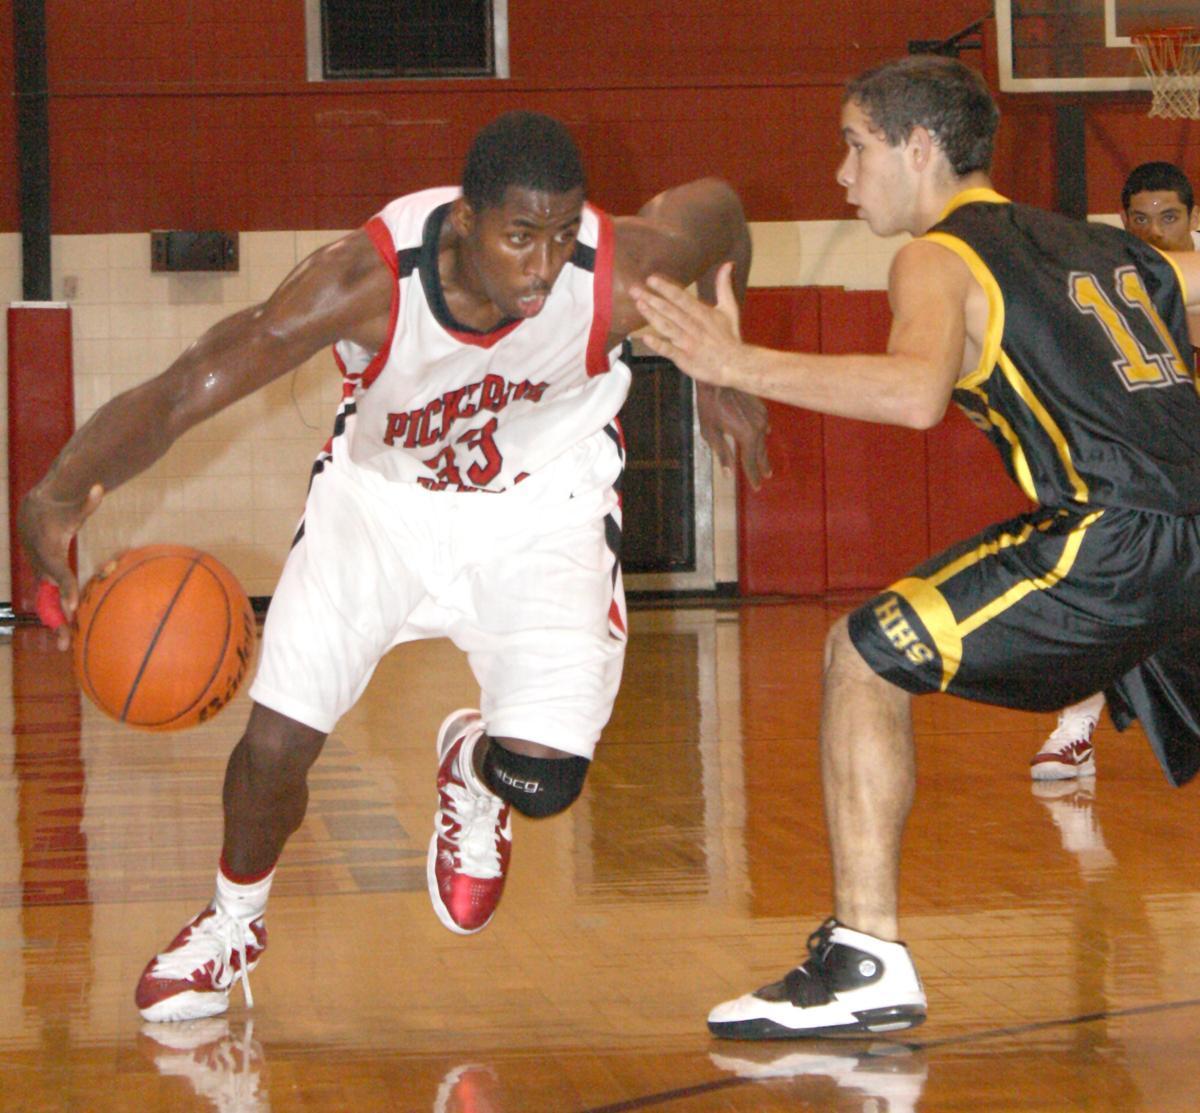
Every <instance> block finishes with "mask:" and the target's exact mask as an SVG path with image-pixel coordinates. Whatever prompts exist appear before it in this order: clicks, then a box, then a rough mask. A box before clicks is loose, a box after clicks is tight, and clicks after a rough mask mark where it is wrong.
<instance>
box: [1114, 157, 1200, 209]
mask: <svg viewBox="0 0 1200 1113" xmlns="http://www.w3.org/2000/svg"><path fill="white" fill-rule="evenodd" d="M1147 190H1153V191H1155V192H1157V191H1158V190H1164V191H1169V192H1172V193H1178V194H1179V200H1180V201H1182V202H1183V205H1184V208H1186V209H1187V211H1188V212H1189V213H1190V212H1191V211H1192V209H1193V208H1195V206H1196V195H1195V193H1193V192H1192V183H1191V182H1189V181H1188V176H1187V175H1186V174H1185V173H1184V172H1183V171H1182V170H1180V169H1179V167H1178V166H1176V165H1175V164H1174V163H1173V162H1143V163H1142V165H1141V166H1135V167H1134V168H1133V170H1132V171H1130V174H1129V177H1128V178H1126V179H1125V185H1124V186H1123V187H1122V188H1121V208H1122V209H1124V210H1125V211H1126V212H1128V210H1129V202H1130V201H1132V200H1133V195H1134V194H1135V193H1145V192H1146V191H1147Z"/></svg>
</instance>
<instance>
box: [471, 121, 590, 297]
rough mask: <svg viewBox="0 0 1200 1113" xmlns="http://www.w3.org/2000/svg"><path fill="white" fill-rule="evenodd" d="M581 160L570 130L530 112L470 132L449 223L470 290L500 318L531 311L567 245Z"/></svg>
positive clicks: (577, 209)
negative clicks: (470, 140)
mask: <svg viewBox="0 0 1200 1113" xmlns="http://www.w3.org/2000/svg"><path fill="white" fill-rule="evenodd" d="M584 188H585V179H584V173H583V160H582V159H581V158H580V156H579V149H578V148H577V147H576V146H575V141H574V140H573V139H572V138H571V134H570V132H568V131H567V129H566V128H565V127H564V126H563V125H562V124H561V123H559V121H558V120H555V119H552V118H551V117H549V116H543V115H541V114H540V113H537V112H508V113H505V114H504V115H503V116H500V117H498V118H497V119H495V120H493V121H492V122H491V123H490V124H488V125H487V126H486V127H484V128H483V129H482V130H481V131H480V132H479V134H478V135H477V136H476V137H475V141H474V142H473V143H472V144H471V149H470V151H469V152H468V153H467V161H466V166H465V167H464V169H463V177H462V189H463V195H462V198H461V200H460V201H459V203H458V204H456V205H455V208H454V216H453V220H454V226H455V228H456V230H457V231H458V232H459V234H460V236H461V243H462V245H463V251H462V262H463V265H464V268H465V271H466V275H465V277H466V278H467V280H468V284H469V285H470V286H471V287H472V289H473V292H475V293H476V294H479V295H482V296H483V297H486V298H487V299H489V300H490V301H491V302H492V303H493V304H494V305H495V306H496V307H497V308H498V309H499V310H500V311H501V312H502V313H503V315H504V316H506V317H532V316H536V314H538V313H539V312H541V309H542V306H543V305H544V303H545V298H546V295H547V294H548V293H549V292H550V288H551V287H552V286H553V285H554V283H555V281H556V280H557V278H558V276H559V274H560V273H561V271H562V268H563V267H564V266H565V265H566V263H567V261H568V260H569V259H570V257H571V254H572V252H573V251H574V249H575V237H576V236H577V235H578V232H579V223H580V219H581V214H582V210H583V200H584Z"/></svg>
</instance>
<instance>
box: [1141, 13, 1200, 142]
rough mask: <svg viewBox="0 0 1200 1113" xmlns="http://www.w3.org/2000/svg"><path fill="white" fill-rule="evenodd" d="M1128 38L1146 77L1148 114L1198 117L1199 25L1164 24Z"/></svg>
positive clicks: (1176, 117) (1175, 118) (1170, 116)
mask: <svg viewBox="0 0 1200 1113" xmlns="http://www.w3.org/2000/svg"><path fill="white" fill-rule="evenodd" d="M1129 37H1130V39H1132V40H1133V48H1134V50H1136V51H1137V56H1138V61H1140V62H1141V63H1142V69H1144V70H1145V71H1146V76H1147V77H1149V78H1150V91H1151V93H1153V95H1154V99H1153V101H1152V102H1151V104H1150V115H1151V116H1164V117H1166V118H1167V119H1172V120H1200V27H1164V28H1162V29H1161V30H1159V31H1141V32H1139V33H1138V34H1136V35H1130V36H1129Z"/></svg>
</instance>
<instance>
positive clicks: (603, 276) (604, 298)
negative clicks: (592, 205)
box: [587, 209, 616, 378]
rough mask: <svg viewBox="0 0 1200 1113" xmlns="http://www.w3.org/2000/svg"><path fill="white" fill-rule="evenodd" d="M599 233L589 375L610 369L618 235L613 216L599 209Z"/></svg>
mask: <svg viewBox="0 0 1200 1113" xmlns="http://www.w3.org/2000/svg"><path fill="white" fill-rule="evenodd" d="M595 212H596V215H597V216H598V217H599V218H600V232H599V235H598V237H597V242H596V269H595V271H594V272H593V273H592V328H591V332H589V333H588V344H587V373H588V377H589V378H593V377H595V376H596V375H603V374H605V373H606V372H607V371H609V370H610V365H609V362H608V334H609V331H610V330H611V328H612V311H613V257H614V255H615V247H616V237H615V235H614V233H613V222H612V217H611V216H609V215H608V213H606V212H603V211H602V210H600V209H596V210H595Z"/></svg>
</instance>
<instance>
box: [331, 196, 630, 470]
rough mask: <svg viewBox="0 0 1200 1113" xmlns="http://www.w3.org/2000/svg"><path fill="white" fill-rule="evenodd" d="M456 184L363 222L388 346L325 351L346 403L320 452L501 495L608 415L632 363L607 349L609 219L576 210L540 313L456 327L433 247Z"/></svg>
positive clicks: (343, 345)
mask: <svg viewBox="0 0 1200 1113" xmlns="http://www.w3.org/2000/svg"><path fill="white" fill-rule="evenodd" d="M459 195H460V190H459V189H458V188H457V187H453V188H442V189H429V190H424V191H422V192H420V193H414V194H410V195H409V196H407V197H401V198H399V199H397V200H395V201H393V202H391V204H389V205H387V206H386V207H385V208H384V209H383V211H382V212H380V213H379V214H378V215H377V216H375V217H373V218H372V219H371V220H370V221H369V222H368V223H367V225H366V231H367V233H368V235H370V237H371V239H372V240H373V242H374V243H375V245H376V247H377V248H378V249H379V252H380V254H381V255H382V256H383V259H384V261H385V262H386V263H387V264H388V266H389V267H390V268H391V269H392V272H393V273H394V274H395V276H396V293H395V297H394V299H393V302H392V321H391V328H390V332H389V337H388V340H387V342H386V343H385V344H384V345H383V347H382V348H381V349H380V350H379V351H378V352H377V353H372V352H368V351H365V350H364V349H363V348H361V347H360V346H359V345H357V344H354V343H352V342H349V341H342V342H340V343H338V344H337V345H336V347H335V349H334V352H335V355H336V358H337V361H338V365H339V367H340V368H341V370H342V376H343V400H342V404H341V406H340V408H339V411H338V415H337V421H336V423H335V425H334V434H333V436H332V437H331V438H330V441H329V443H328V444H327V445H326V448H325V451H324V452H323V453H322V454H321V456H320V457H318V460H317V464H316V468H317V470H319V469H320V468H321V467H322V466H323V465H324V462H325V461H326V460H328V459H329V458H330V456H331V455H332V456H333V457H334V458H335V459H336V458H338V456H339V454H341V453H348V454H349V457H350V459H352V460H353V461H354V463H355V464H357V465H358V466H360V467H362V468H366V469H368V470H370V471H373V472H376V473H378V474H379V475H381V476H383V477H384V478H386V479H389V480H394V481H399V482H403V483H417V484H420V485H421V486H422V487H426V488H429V489H431V490H455V491H468V490H483V491H503V490H505V489H506V488H508V487H511V486H512V485H513V484H514V483H518V482H520V480H521V479H523V478H524V477H525V476H526V475H528V474H530V473H532V472H534V471H536V470H537V469H538V468H539V467H541V466H542V465H543V464H545V463H547V462H548V461H550V460H552V459H554V458H555V457H556V456H558V455H559V454H560V453H562V452H563V451H565V450H566V449H567V448H569V447H571V446H572V445H574V444H577V443H578V442H579V441H581V440H583V439H584V438H586V437H588V436H590V435H591V434H593V433H596V432H598V431H599V430H601V429H602V428H604V427H605V426H606V425H608V424H609V423H610V422H612V421H613V419H614V418H615V417H616V415H617V412H618V411H619V410H620V408H621V406H622V404H623V403H624V401H625V396H626V394H627V393H628V391H629V381H630V373H629V369H628V368H627V367H626V366H625V365H624V364H623V363H622V362H621V361H620V360H619V359H618V358H617V355H618V351H619V349H614V350H613V351H611V352H609V351H606V350H605V348H606V342H607V338H608V332H609V328H610V322H611V317H612V269H613V226H612V220H611V218H610V217H608V216H607V215H606V214H605V213H603V212H601V211H600V210H598V209H596V208H594V207H593V206H591V205H585V206H584V210H583V217H582V225H581V227H580V231H579V239H578V242H577V244H576V247H575V252H574V254H573V256H572V258H571V260H570V262H568V263H567V265H566V266H565V267H564V268H563V270H562V272H561V273H560V274H559V276H558V280H557V281H556V282H555V284H554V287H553V289H552V290H551V291H550V295H549V297H548V298H547V299H546V303H545V305H544V306H543V308H542V311H541V312H540V313H539V314H538V315H537V316H536V317H530V318H526V319H521V320H515V321H506V322H502V323H501V324H500V325H498V326H497V327H496V328H494V329H492V330H490V331H488V332H478V331H476V330H473V329H470V328H467V327H465V326H463V325H461V324H459V323H458V322H456V321H455V320H454V319H453V318H452V317H451V316H450V312H449V310H448V308H447V306H446V301H445V298H444V297H443V294H442V287H441V280H440V277H439V275H438V243H439V237H440V232H441V229H442V223H443V221H444V220H445V218H446V217H447V215H448V213H449V210H450V205H451V203H452V202H453V201H454V200H455V198H457V197H458V196H459Z"/></svg>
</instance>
